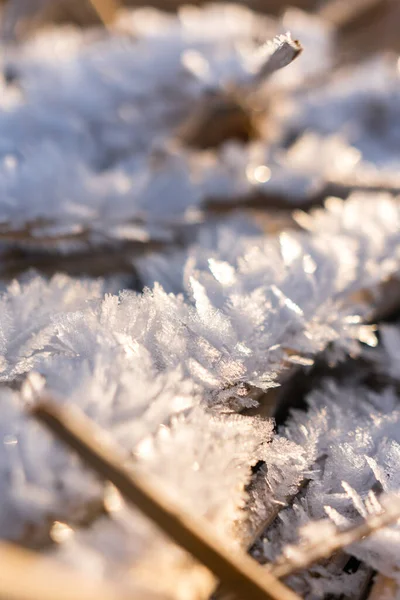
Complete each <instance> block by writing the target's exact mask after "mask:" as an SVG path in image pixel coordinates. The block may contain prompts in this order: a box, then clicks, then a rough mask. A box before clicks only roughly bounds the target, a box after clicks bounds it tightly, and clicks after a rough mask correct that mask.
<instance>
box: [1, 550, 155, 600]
mask: <svg viewBox="0 0 400 600" xmlns="http://www.w3.org/2000/svg"><path fill="white" fill-rule="evenodd" d="M133 591H134V596H133V593H132V592H133ZM136 591H137V590H136V589H135V590H132V589H130V590H128V589H127V588H122V587H121V586H114V585H112V584H110V583H107V582H104V581H101V582H98V581H96V580H92V579H90V578H89V579H87V578H86V577H84V576H82V575H79V574H77V573H75V571H72V570H70V569H69V568H67V567H64V566H62V565H59V564H57V563H56V562H55V561H53V560H52V559H50V558H44V557H43V555H42V554H38V553H35V552H31V551H29V550H23V549H22V548H19V547H18V546H14V545H13V544H8V543H5V542H1V543H0V600H56V599H57V600H76V599H77V597H78V596H79V600H132V598H133V597H134V598H135V600H140V599H142V600H144V598H146V600H151V598H150V597H149V596H148V594H147V590H146V594H144V593H143V594H139V595H138V594H137V593H136Z"/></svg>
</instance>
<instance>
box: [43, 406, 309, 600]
mask: <svg viewBox="0 0 400 600" xmlns="http://www.w3.org/2000/svg"><path fill="white" fill-rule="evenodd" d="M32 414H33V415H34V416H35V417H36V418H37V419H38V420H39V421H41V422H42V423H43V424H45V425H46V426H47V427H48V429H50V430H51V431H52V432H53V433H54V434H55V435H56V436H57V437H58V438H60V439H61V440H62V441H63V442H64V443H65V444H67V445H68V446H69V447H70V448H71V449H73V450H75V452H77V454H78V455H79V456H80V458H81V459H82V460H83V461H84V462H85V463H86V464H87V465H89V466H90V467H91V468H92V469H93V470H94V471H96V473H98V475H100V476H101V477H102V478H103V479H106V480H108V481H110V482H111V483H113V484H114V485H115V486H116V488H117V489H118V490H119V491H120V493H121V494H122V495H123V496H124V497H125V499H126V500H127V501H128V502H129V503H130V504H132V505H134V506H136V507H137V508H138V509H139V510H140V511H142V512H143V513H144V514H145V515H146V516H147V517H148V518H150V519H151V520H152V521H153V522H154V523H155V524H156V525H157V526H158V527H160V528H161V529H162V530H163V531H164V533H166V534H167V535H168V536H169V537H170V538H171V539H173V540H174V541H175V542H176V543H177V544H179V545H180V546H181V547H182V548H184V549H185V550H187V551H188V552H190V554H192V555H193V557H194V558H196V559H197V560H198V561H199V562H201V563H202V564H203V565H204V566H206V567H207V568H208V569H210V571H212V572H213V573H214V574H215V575H216V577H217V578H218V579H219V580H220V581H221V582H222V583H224V584H225V586H226V587H227V588H229V589H230V590H231V591H232V592H234V594H235V596H236V597H237V598H241V599H242V600H245V599H250V598H251V599H252V600H267V599H274V600H299V597H298V596H297V594H295V593H294V592H292V591H291V590H290V589H289V588H287V587H286V586H285V585H283V584H282V583H281V582H279V581H278V580H277V579H275V577H274V576H273V575H271V574H270V573H267V572H266V571H265V570H264V569H263V568H262V567H260V566H259V565H258V564H257V563H256V562H255V561H253V560H252V559H251V558H250V557H248V556H247V555H245V554H243V555H238V554H232V553H230V552H228V551H227V550H226V549H225V547H224V546H223V545H222V544H221V543H220V541H219V540H218V539H217V538H216V537H215V536H214V534H213V532H212V530H211V528H210V527H209V526H208V524H207V523H206V522H204V521H203V520H201V519H194V518H193V517H192V516H190V515H188V514H186V513H185V512H184V511H182V509H181V507H178V506H176V505H175V504H174V503H173V502H172V501H171V499H170V498H166V497H165V496H164V495H163V494H162V493H161V492H160V489H158V488H157V487H156V486H155V485H154V484H153V483H151V482H150V481H149V478H148V476H146V477H145V478H144V477H143V476H142V475H140V474H139V473H133V472H132V471H131V470H128V469H127V468H126V467H125V466H124V463H125V462H126V456H125V455H124V453H123V451H122V450H120V449H119V448H118V447H116V446H115V445H114V444H113V443H112V442H111V440H110V439H109V438H108V436H107V434H106V433H105V432H104V431H103V430H102V429H100V428H99V427H98V426H97V425H95V424H94V423H93V422H92V421H91V420H89V419H88V418H87V417H86V416H85V415H83V414H82V413H80V412H79V411H78V410H76V409H74V410H71V409H68V408H60V407H58V406H56V405H55V404H54V403H53V402H51V401H47V400H46V401H42V402H40V403H39V404H38V405H36V406H35V407H34V408H33V410H32Z"/></svg>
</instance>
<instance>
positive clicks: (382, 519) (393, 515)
mask: <svg viewBox="0 0 400 600" xmlns="http://www.w3.org/2000/svg"><path fill="white" fill-rule="evenodd" d="M398 519H400V500H399V499H396V501H395V500H392V501H391V502H390V504H388V506H386V508H385V510H384V511H383V512H382V513H380V514H377V515H371V516H369V517H367V518H366V519H365V521H364V522H363V523H361V525H356V526H355V527H349V528H346V529H343V530H342V531H339V530H338V531H336V532H335V534H334V535H332V536H331V537H330V538H328V539H327V538H326V537H324V538H323V539H321V540H318V541H317V542H314V543H311V542H310V543H305V544H304V543H303V544H300V545H297V546H295V545H290V546H286V548H285V550H284V554H283V555H282V556H280V557H278V559H277V560H276V561H275V562H274V563H272V564H271V565H269V566H268V567H267V569H268V571H269V572H270V573H272V574H273V575H275V577H277V578H279V579H281V578H284V577H288V576H289V575H292V574H293V573H296V572H297V571H302V570H303V569H307V568H308V567H310V566H311V565H313V564H314V563H316V562H318V561H320V560H322V559H324V558H329V557H330V556H331V555H332V554H334V553H335V552H337V551H338V550H342V549H343V548H346V547H347V546H350V545H351V544H354V543H355V542H359V541H360V540H362V539H363V538H365V537H367V536H370V535H372V534H373V533H376V532H377V531H379V530H380V529H383V528H384V527H387V526H388V525H392V524H393V523H395V522H396V521H397V520H398Z"/></svg>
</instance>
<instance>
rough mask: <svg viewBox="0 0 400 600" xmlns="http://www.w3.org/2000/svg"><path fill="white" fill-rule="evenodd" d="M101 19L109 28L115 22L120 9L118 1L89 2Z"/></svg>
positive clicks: (96, 0)
mask: <svg viewBox="0 0 400 600" xmlns="http://www.w3.org/2000/svg"><path fill="white" fill-rule="evenodd" d="M89 3H90V4H91V5H92V6H93V8H94V10H95V11H96V13H97V14H98V15H99V17H100V19H101V20H102V22H103V23H104V25H106V26H107V27H108V26H109V25H111V24H112V23H113V22H114V19H115V17H116V14H117V12H118V9H119V2H118V0H89Z"/></svg>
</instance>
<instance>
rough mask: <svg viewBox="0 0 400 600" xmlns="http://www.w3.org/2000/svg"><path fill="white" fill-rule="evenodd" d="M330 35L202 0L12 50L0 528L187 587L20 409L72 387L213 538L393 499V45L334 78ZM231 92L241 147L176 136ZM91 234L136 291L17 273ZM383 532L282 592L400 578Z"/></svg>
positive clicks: (134, 522)
mask: <svg viewBox="0 0 400 600" xmlns="http://www.w3.org/2000/svg"><path fill="white" fill-rule="evenodd" d="M22 4H23V3H22ZM22 4H21V3H17V5H18V7H17V12H16V13H15V15H14V16H16V15H17V13H18V11H19V10H20V9H21V7H22ZM15 6H16V4H14V7H15ZM25 9H27V7H26V6H25ZM18 14H19V13H18ZM8 16H9V18H11V20H12V18H14V17H13V13H10V14H9V15H8ZM222 30H223V31H224V35H223V36H221V31H222ZM287 30H290V31H291V32H292V34H293V37H292V36H291V34H290V33H285V32H286V31H287ZM336 34H337V32H336V31H335V27H334V26H333V25H332V24H329V23H328V22H327V21H326V20H323V19H322V18H320V17H317V16H315V15H314V16H312V15H307V14H306V13H303V12H301V11H298V10H288V11H286V12H285V14H284V15H283V16H282V17H281V18H272V17H266V16H263V17H261V16H260V15H256V14H255V13H253V12H251V11H250V10H249V9H247V8H243V7H237V6H231V5H226V6H225V5H222V6H220V5H218V6H217V5H210V6H207V7H204V8H194V7H191V8H188V7H186V8H182V9H181V10H180V11H179V12H178V14H177V15H166V14H164V13H162V12H160V11H156V10H153V9H137V10H133V11H130V12H127V13H126V14H124V15H123V16H121V17H120V18H119V21H118V23H117V24H116V26H115V29H114V30H113V31H107V32H104V31H101V30H100V29H96V30H95V29H89V30H78V29H77V28H73V27H63V28H53V29H49V30H47V31H41V30H40V31H39V32H38V33H36V34H35V35H33V36H31V37H30V38H29V39H28V40H26V41H24V42H21V43H19V44H16V45H13V46H9V47H7V49H6V50H4V51H3V54H2V68H3V73H4V78H3V81H2V82H1V85H0V87H1V98H0V225H1V226H0V239H1V240H2V242H1V244H2V245H1V248H0V250H1V253H0V272H1V273H3V268H4V265H5V263H6V261H8V263H7V266H8V269H9V270H10V272H11V273H14V271H15V272H16V273H17V278H15V279H13V280H12V281H8V280H6V278H5V279H4V281H2V284H1V285H2V290H3V291H2V293H1V295H0V380H1V384H2V387H1V389H0V405H1V415H2V418H1V420H0V440H2V443H1V445H0V500H1V502H0V504H1V510H0V537H1V538H4V539H7V540H12V541H16V542H18V543H21V544H24V545H27V546H31V547H35V548H41V549H42V551H44V552H47V553H48V554H50V555H52V556H54V557H56V558H58V559H59V560H61V561H64V562H67V563H69V564H72V565H73V566H74V567H76V568H78V569H82V570H83V571H84V572H85V573H86V574H91V575H92V576H95V577H99V576H100V577H108V578H115V579H123V580H125V581H126V582H127V583H128V584H129V585H132V579H133V580H134V583H135V584H136V583H138V582H139V583H140V584H144V585H145V587H147V588H148V589H149V594H150V592H151V593H153V594H155V596H156V597H159V598H160V599H161V598H163V597H166V596H167V597H169V598H177V599H178V598H182V600H183V599H185V600H188V599H190V598H193V599H195V598H199V595H198V589H197V583H196V573H197V571H196V568H197V567H196V565H195V563H194V561H193V560H192V559H191V558H190V557H189V556H188V555H186V554H185V553H184V552H183V551H182V550H180V549H179V548H177V547H176V546H174V545H173V544H172V543H171V542H170V541H168V540H167V539H166V538H165V537H164V536H163V535H162V534H161V533H160V531H159V530H158V529H157V528H156V527H155V525H154V524H153V523H150V522H149V521H147V520H146V519H145V518H144V517H143V516H142V515H141V514H140V513H139V512H138V511H136V510H135V509H133V508H129V507H127V506H126V505H125V504H124V501H123V500H122V498H121V497H120V496H119V494H118V492H117V491H116V490H115V489H114V488H112V487H110V486H109V485H106V484H103V483H101V482H100V481H99V480H98V479H97V478H96V477H95V476H94V474H92V473H89V472H88V471H87V470H86V469H85V468H84V467H83V466H82V465H81V464H80V463H79V462H78V461H77V460H76V458H75V457H74V456H73V455H72V454H71V453H70V452H68V451H67V450H66V449H64V447H62V446H61V445H60V444H59V442H57V440H55V439H54V438H53V437H52V436H51V435H50V434H49V433H48V432H46V431H44V430H43V428H42V426H41V425H40V424H39V423H37V422H36V421H35V420H34V419H33V418H32V417H31V416H30V415H29V410H28V409H29V407H30V406H31V405H32V403H34V402H35V401H36V400H37V398H38V397H40V396H41V395H42V394H46V395H50V396H51V397H52V398H53V399H54V401H56V402H58V403H61V404H63V405H67V406H69V405H70V406H75V405H77V406H78V407H79V408H80V409H81V410H82V411H84V412H85V413H86V414H87V415H88V416H89V417H90V418H91V419H93V420H94V421H95V422H96V423H97V424H98V425H100V426H101V427H103V428H104V429H105V430H106V431H107V432H108V433H109V434H111V435H112V437H113V439H114V440H115V441H116V442H118V444H119V445H120V446H121V448H122V449H123V450H124V451H125V452H126V457H127V458H126V460H127V464H128V465H129V466H130V467H133V468H136V469H138V470H141V471H142V472H144V473H147V474H148V476H149V477H154V478H155V480H156V481H157V482H158V484H159V486H160V490H162V491H163V492H165V493H166V494H168V495H170V496H172V497H173V498H174V500H175V501H176V502H177V503H178V504H180V505H182V507H183V510H186V511H189V512H191V513H192V514H193V515H195V516H202V517H204V518H206V519H207V520H209V521H210V522H211V523H212V524H213V527H214V529H215V530H216V532H217V533H218V535H220V536H221V538H222V539H223V541H224V542H225V543H226V544H227V545H228V546H229V547H232V548H234V549H241V550H243V548H244V547H245V546H247V545H249V544H250V545H251V544H252V543H253V542H254V541H255V540H254V539H252V536H251V533H249V532H250V530H251V527H252V523H251V522H252V520H254V522H255V523H256V522H257V519H258V520H260V519H261V522H262V523H264V525H265V527H264V532H263V534H262V536H261V538H260V539H258V540H257V543H256V545H255V546H254V548H253V553H254V554H255V555H256V556H257V557H258V558H260V559H261V561H266V562H273V561H275V560H276V559H277V557H279V556H285V552H286V553H288V552H290V551H293V547H294V546H295V548H296V549H297V550H298V548H301V547H302V546H301V543H300V546H297V545H296V544H298V543H299V541H301V539H306V540H310V539H314V538H315V537H317V538H318V537H321V535H327V536H328V535H331V534H332V535H333V534H334V532H335V531H337V530H341V529H342V528H346V527H349V526H350V525H352V524H357V523H359V522H361V520H362V519H365V518H366V517H368V515H371V514H380V512H381V511H382V510H383V509H382V507H383V508H385V506H388V504H387V502H388V500H387V498H388V497H389V498H392V503H393V502H397V501H398V500H396V499H397V498H398V497H397V496H396V494H398V493H399V491H400V471H399V469H398V462H399V461H398V458H399V456H398V455H399V448H400V423H399V417H400V409H399V399H398V392H399V360H400V350H399V348H400V327H399V325H398V323H396V322H393V323H391V324H387V323H386V324H385V323H379V324H378V326H375V324H374V320H375V319H376V318H378V317H379V318H381V317H382V315H384V314H385V311H386V312H387V311H388V310H389V309H391V308H392V306H393V304H395V303H396V302H395V301H396V298H397V296H396V297H395V293H397V294H398V289H397V288H398V275H399V272H400V203H399V200H398V197H397V196H396V193H395V192H396V189H397V190H400V186H399V181H398V178H397V175H396V171H397V167H398V164H397V162H398V159H397V158H396V154H395V152H394V151H393V149H394V148H396V144H397V141H398V139H397V137H398V131H397V128H398V127H399V123H400V119H399V118H398V115H397V113H398V102H397V96H398V77H399V75H398V68H397V65H396V61H394V60H393V59H392V58H391V57H389V58H388V57H386V56H385V57H384V56H375V57H374V58H373V59H368V60H366V61H365V63H364V64H359V63H357V64H355V65H352V66H347V67H346V69H336V70H335V71H332V70H331V69H332V68H333V67H334V65H335V60H334V59H335V48H336V44H337V43H338V42H337V39H336ZM274 36H275V37H274ZM297 37H299V38H300V40H301V42H302V45H303V47H304V52H303V55H302V57H300V58H299V59H297V60H295V61H294V62H293V64H290V65H289V63H291V62H292V61H293V60H294V59H295V58H296V57H297V55H298V54H299V51H300V47H299V44H298V42H296V41H294V40H295V39H297ZM268 38H271V39H272V41H270V42H268V41H266V40H267V39H268ZM287 65H289V66H287ZM281 67H285V68H284V69H282V71H280V69H281ZM371 72H373V73H374V77H370V76H369V74H370V73H371ZM327 73H329V77H327ZM232 98H234V99H238V98H239V99H240V101H241V104H243V106H245V108H246V110H247V111H248V112H249V113H251V114H252V115H253V116H254V114H256V115H258V116H259V122H258V128H259V129H258V132H259V135H258V139H249V140H247V141H246V142H244V141H243V140H242V141H238V140H236V141H234V140H231V139H227V140H224V143H222V144H218V145H217V146H216V147H212V148H206V149H204V148H201V144H200V147H196V146H195V144H193V145H190V144H188V143H186V142H185V138H184V135H185V134H184V130H185V126H186V125H187V124H188V123H189V120H190V117H192V116H193V114H192V113H195V115H196V116H198V115H199V114H201V111H202V109H204V107H207V106H208V105H209V103H211V104H212V103H213V102H214V101H215V99H217V100H218V101H219V100H221V101H222V102H224V101H226V100H227V99H229V100H232ZM267 104H268V110H263V111H259V110H258V108H259V107H260V105H262V106H264V107H265V106H266V105H267ZM257 107H258V108H257ZM376 112H378V113H379V115H381V114H383V115H384V116H385V119H387V124H386V126H385V128H384V132H383V133H382V126H383V125H382V123H381V122H380V121H379V119H378V117H377V116H376ZM258 113H260V114H258ZM377 119H378V121H379V122H377ZM385 123H386V121H385ZM382 176H384V178H385V181H386V183H387V182H389V183H388V185H383V186H382V185H380V184H379V185H378V183H379V182H382ZM344 188H345V193H342V195H343V196H344V197H345V199H343V198H339V197H333V196H332V194H331V193H330V192H331V191H332V190H336V191H338V190H341V192H343V189H344ZM375 188H383V189H380V191H373V190H374V189H375ZM350 192H352V193H350ZM254 202H255V203H256V204H257V207H258V209H257V211H253V212H252V211H251V210H249V204H251V203H253V204H254ZM314 205H315V206H314ZM233 206H234V207H235V210H232V212H230V211H231V209H232V207H233ZM238 206H239V207H240V210H236V209H237V207H238ZM272 206H274V209H276V208H278V209H284V210H285V211H286V212H285V216H284V217H282V218H283V221H284V226H283V227H281V226H280V225H279V226H275V227H274V222H275V221H274V219H275V218H276V213H275V211H274V210H273V209H272ZM293 209H296V210H293ZM279 215H280V216H281V213H279ZM132 242H136V243H137V242H139V243H140V244H141V245H142V246H143V247H145V250H146V251H145V253H143V252H140V253H136V252H135V251H134V249H133V248H132V247H129V249H128V246H129V244H131V243H132ZM149 242H158V243H162V244H163V246H162V248H161V250H160V246H159V245H157V246H156V245H152V244H150V243H149ZM101 246H106V248H110V247H111V246H112V247H113V249H117V250H118V251H119V252H120V253H122V254H123V255H124V261H125V263H124V264H125V265H127V266H128V272H129V275H130V276H132V277H133V275H134V276H135V282H136V286H135V287H136V290H132V289H123V288H124V287H125V284H126V282H128V283H127V284H126V285H127V287H129V278H126V277H124V278H121V277H119V275H118V273H117V271H118V269H116V270H115V271H116V272H115V273H114V272H111V273H107V276H106V277H105V278H104V279H102V280H99V279H95V278H93V277H90V269H89V276H85V277H84V276H80V277H72V276H70V275H68V274H67V273H62V272H58V273H57V274H55V275H53V276H51V277H46V275H45V274H40V273H35V272H25V268H23V269H20V270H22V271H23V272H22V273H21V272H20V271H19V270H18V268H17V266H16V265H19V264H20V263H19V262H18V261H21V260H22V262H23V264H24V266H25V267H26V266H28V267H29V266H31V265H30V260H31V257H32V256H33V255H35V252H37V251H38V248H39V249H42V250H44V251H45V253H47V254H46V256H48V257H50V258H51V257H53V258H54V256H56V257H58V256H59V255H62V254H64V255H68V256H69V254H70V253H72V254H73V253H74V252H76V253H77V256H78V261H79V260H80V259H81V257H82V256H83V257H84V261H86V262H85V264H88V263H89V262H90V260H91V256H92V255H91V252H93V253H95V252H96V251H97V250H98V247H101ZM12 252H16V254H13V253H12ZM31 252H32V254H31ZM80 253H81V254H80ZM35 256H36V255H35ZM21 257H22V259H21ZM32 264H36V263H34V261H33V260H32ZM65 264H69V263H68V262H66V263H65ZM13 269H14V271H13ZM58 270H59V271H62V269H58ZM4 271H5V269H4ZM125 275H126V274H125ZM392 289H395V290H397V292H392V291H391V290H392ZM388 290H389V292H388ZM392 295H393V297H392ZM389 296H390V297H389ZM321 364H323V365H324V369H322V372H323V376H321V375H320V374H319V369H321ZM343 365H344V367H343V370H344V373H345V375H344V376H342V377H341V378H335V373H337V372H341V371H340V369H341V368H342V366H343ZM360 365H362V366H360ZM358 366H359V368H358ZM346 368H347V370H346ZM303 372H304V373H308V376H309V378H310V379H309V381H310V382H311V383H310V386H309V387H310V388H311V391H307V393H306V394H305V397H303V396H304V394H303V395H302V391H301V390H300V389H299V390H298V391H297V390H296V399H295V402H294V404H295V405H296V406H297V408H296V409H295V410H294V409H292V408H291V407H290V406H289V411H288V415H287V416H286V417H285V418H284V419H282V418H280V417H279V410H280V406H277V405H276V402H277V397H278V398H279V394H283V395H284V394H285V390H286V387H285V384H286V383H287V381H288V380H290V378H291V377H292V376H293V374H296V373H303ZM366 372H368V376H365V377H364V375H365V373H366ZM371 381H372V382H371ZM279 387H281V391H280V392H277V390H276V389H275V388H279ZM274 416H276V417H277V419H278V421H279V423H278V425H276V424H275V422H274V420H273V418H272V417H274ZM257 486H258V487H257ZM393 498H395V500H393ZM385 503H386V504H385ZM255 528H258V526H255ZM319 531H321V532H325V534H324V533H322V534H319V533H318V532H319ZM399 543H400V536H399V525H398V524H397V523H395V524H394V525H391V526H390V527H386V528H383V529H381V530H379V531H377V532H375V533H374V534H373V535H371V536H370V537H368V538H366V539H363V540H362V541H358V542H356V543H354V544H352V545H351V546H350V547H349V548H347V549H346V553H344V552H342V553H341V554H340V556H339V558H338V560H336V559H335V561H325V562H323V563H318V564H317V565H312V566H311V567H310V568H309V569H307V570H303V571H302V572H300V573H298V574H294V575H291V576H290V577H289V578H288V584H289V585H291V586H292V587H293V588H294V589H295V590H296V591H297V592H298V593H300V594H301V595H302V596H303V597H305V598H308V599H310V600H311V599H314V598H322V597H324V596H326V595H327V594H329V593H332V594H334V595H336V596H338V595H340V594H342V593H343V594H347V596H346V597H354V598H358V597H359V596H358V593H359V589H360V588H361V587H362V586H363V585H364V584H365V581H366V580H368V581H369V580H370V578H371V573H372V570H375V571H377V572H378V573H380V574H382V575H384V576H385V577H388V578H390V579H393V580H395V581H398V579H399V575H398V573H399V572H400V571H399V568H400V564H399V559H398V558H397V555H398V554H399V553H398V552H397V553H396V551H395V550H396V548H397V546H398V545H399ZM287 545H288V546H287ZM297 550H296V551H297ZM350 556H352V557H356V558H357V559H358V561H359V568H357V570H356V571H355V572H350V570H346V568H344V567H346V564H347V561H348V560H349V557H350ZM154 564H157V565H158V569H159V575H160V576H159V578H158V581H154V579H155V578H154V573H153V566H154ZM132 572H133V574H134V576H133V578H132ZM139 573H140V576H139ZM203 575H204V574H203ZM203 575H202V576H203ZM202 576H199V578H200V579H201V577H202ZM135 577H137V578H139V579H140V578H142V579H143V580H140V581H139V579H138V581H137V580H136V578H135ZM177 581H179V582H180V584H179V585H177V584H176V582H177ZM399 583H400V582H399ZM396 585H397V584H396ZM200 587H201V586H200ZM209 591H210V593H211V591H212V586H211V587H210V590H209ZM203 594H204V590H203Z"/></svg>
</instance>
